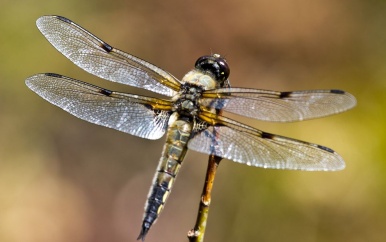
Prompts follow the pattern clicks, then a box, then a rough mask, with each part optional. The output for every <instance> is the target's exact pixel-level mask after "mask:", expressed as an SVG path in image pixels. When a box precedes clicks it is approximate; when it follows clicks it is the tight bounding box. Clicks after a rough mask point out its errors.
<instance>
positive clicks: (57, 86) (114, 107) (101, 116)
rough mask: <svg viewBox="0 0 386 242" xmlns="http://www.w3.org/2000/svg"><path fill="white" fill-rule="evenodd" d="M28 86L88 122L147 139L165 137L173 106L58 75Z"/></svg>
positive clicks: (44, 76)
mask: <svg viewBox="0 0 386 242" xmlns="http://www.w3.org/2000/svg"><path fill="white" fill-rule="evenodd" d="M26 84H27V86H28V87H29V88H30V89H31V90H32V91H34V92H35V93H37V94H38V95H39V96H41V97H42V98H44V99H45V100H47V101H48V102H50V103H52V104H54V105H56V106H58V107H60V108H62V109H64V110H65V111H67V112H69V113H71V114H72V115H74V116H76V117H78V118H80V119H83V120H86V121H88V122H91V123H94V124H98V125H102V126H105V127H109V128H113V129H116V130H119V131H122V132H125V133H129V134H132V135H136V136H139V137H142V138H147V139H158V138H160V137H162V135H163V134H164V133H165V130H166V128H167V123H168V120H169V116H170V112H169V111H168V109H169V105H170V103H169V102H168V101H166V100H160V99H155V98H149V97H143V96H138V95H132V94H126V93H118V92H113V91H110V90H107V89H103V88H100V87H97V86H94V85H91V84H88V83H85V82H81V81H78V80H74V79H71V78H69V77H65V76H61V75H57V74H50V73H46V74H37V75H34V76H31V77H29V78H28V79H27V80H26Z"/></svg>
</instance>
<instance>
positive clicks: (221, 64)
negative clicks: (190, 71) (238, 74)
mask: <svg viewBox="0 0 386 242" xmlns="http://www.w3.org/2000/svg"><path fill="white" fill-rule="evenodd" d="M194 66H195V68H196V69H197V70H200V71H202V72H204V73H205V74H210V75H211V76H213V77H214V78H215V79H216V81H217V82H219V85H220V87H223V85H224V83H225V82H226V80H227V79H228V77H229V73H230V69H229V66H228V63H227V62H226V60H225V59H224V58H222V57H221V56H220V55H219V54H213V55H205V56H201V57H200V58H198V60H197V61H196V64H195V65H194Z"/></svg>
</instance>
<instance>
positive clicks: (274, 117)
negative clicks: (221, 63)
mask: <svg viewBox="0 0 386 242" xmlns="http://www.w3.org/2000/svg"><path fill="white" fill-rule="evenodd" d="M200 104H201V105H203V106H207V107H211V108H216V109H222V110H224V111H228V112H231V113H235V114H239V115H242V116H246V117H250V118H254V119H259V120H264V121H275V122H291V121H300V120H305V119H312V118H320V117H324V116H328V115H332V114H336V113H340V112H343V111H346V110H348V109H350V108H353V107H354V106H355V105H356V99H355V97H354V96H353V95H351V94H350V93H347V92H344V91H341V90H310V91H294V92H275V91H268V90H258V89H248V88H221V89H216V90H209V91H205V92H204V93H203V94H202V98H201V100H200Z"/></svg>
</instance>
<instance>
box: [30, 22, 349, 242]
mask: <svg viewBox="0 0 386 242" xmlns="http://www.w3.org/2000/svg"><path fill="white" fill-rule="evenodd" d="M36 24H37V27H38V29H39V30H40V31H41V33H42V34H43V35H44V36H45V37H46V38H47V40H48V41H49V42H50V43H51V44H52V45H53V46H54V47H55V48H56V49H57V50H58V51H59V52H61V53H62V54H63V55H64V56H66V57H67V58H68V59H70V60H71V61H72V62H73V63H74V64H76V65H77V66H79V67H80V68H82V69H83V70H85V71H87V72H89V73H91V74H93V75H95V76H97V77H100V78H103V79H106V80H109V81H112V82H117V83H121V84H125V85H130V86H133V87H137V88H143V89H146V90H148V91H151V92H154V93H157V94H161V95H162V96H164V97H165V98H155V97H149V96H143V95H136V94H132V93H122V92H117V91H112V90H108V89H105V88H102V87H98V86H95V85H92V84H89V83H86V82H82V81H79V80H75V79H72V78H70V77H66V76H63V75H59V74H53V73H43V74H36V75H33V76H31V77H29V78H27V79H26V85H27V86H28V87H29V88H30V89H31V90H32V91H33V92H35V93H37V94H38V95H39V96H41V97H42V98H43V99H45V100H47V101H48V102H50V103H52V104H54V105H56V106H58V107H60V108H62V109H63V110H65V111H67V112H69V113H70V114H72V115H74V116H76V117H78V118H80V119H83V120H85V121H88V122H91V123H94V124H97V125H101V126H105V127H109V128H112V129H116V130H119V131H122V132H125V133H128V134H131V135H135V136H138V137H141V138H145V139H150V140H155V139H159V138H161V137H162V136H164V135H165V134H166V141H165V145H164V147H163V151H162V154H161V158H160V161H159V164H158V168H157V172H156V174H155V175H154V179H153V183H152V186H151V188H150V191H149V195H148V198H147V202H146V205H145V211H144V216H143V221H142V226H141V231H140V234H139V236H138V240H142V241H143V240H144V239H145V236H146V235H147V233H148V231H149V229H150V227H151V226H152V225H153V224H154V223H155V221H156V220H157V218H158V217H159V215H160V213H161V211H162V210H163V208H164V205H165V202H166V200H167V198H168V197H169V194H170V192H171V189H172V186H173V183H174V181H175V179H176V177H177V174H178V172H179V169H180V167H181V164H182V162H183V160H184V157H185V155H186V153H187V150H188V149H189V150H193V151H197V152H201V153H204V154H208V155H211V156H217V157H220V158H224V159H228V160H232V161H234V162H238V163H242V164H246V165H249V166H255V167H263V168H274V169H290V170H306V171H335V170H341V169H343V168H344V167H345V163H344V161H343V159H342V157H341V156H340V155H339V154H337V153H336V152H335V151H334V150H332V149H330V148H328V147H325V146H322V145H317V144H313V143H309V142H305V141H300V140H296V139H292V138H287V137H284V136H280V135H276V134H271V133H268V132H264V131H261V130H259V129H256V128H253V127H251V126H248V125H245V124H242V123H240V122H238V121H236V120H233V119H230V118H228V117H226V113H233V114H236V115H240V116H245V117H248V118H252V119H257V120H263V121H272V122H292V121H302V120H307V119H313V118H320V117H324V116H328V115H332V114H336V113H340V112H343V111H346V110H348V109H351V108H353V107H354V106H355V105H356V99H355V97H354V96H353V95H352V94H350V93H348V92H345V91H342V90H337V89H331V90H304V91H289V92H278V91H270V90H261V89H251V88H239V87H231V86H230V81H229V74H230V69H229V65H228V63H227V61H226V59H225V58H223V57H222V56H220V55H219V54H212V55H207V56H202V57H200V58H198V59H197V61H196V62H195V65H194V68H193V69H192V70H190V71H189V72H188V73H187V74H186V75H185V76H184V77H183V78H182V79H181V80H180V79H177V78H176V77H174V76H173V75H172V74H170V73H169V72H167V71H165V70H163V69H161V68H159V67H157V66H155V65H153V64H150V63H149V62H147V61H145V60H142V59H140V58H138V57H135V56H133V55H130V54H128V53H125V52H123V51H121V50H119V49H116V48H114V47H112V46H111V45H109V44H107V43H106V42H104V41H102V40H101V39H99V38H98V37H96V36H95V35H93V34H92V33H90V32H89V31H87V30H86V29H84V28H82V27H81V26H79V25H77V24H76V23H74V22H72V21H71V20H69V19H67V18H65V17H61V16H42V17H40V18H39V19H38V20H37V22H36Z"/></svg>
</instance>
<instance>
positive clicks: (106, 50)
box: [36, 16, 180, 96]
mask: <svg viewBox="0 0 386 242" xmlns="http://www.w3.org/2000/svg"><path fill="white" fill-rule="evenodd" d="M36 25H37V27H38V28H39V30H40V31H41V32H42V34H43V35H44V36H45V37H46V38H47V40H48V41H49V42H50V43H51V44H52V45H53V46H54V47H55V48H56V49H57V50H59V51H60V52H61V53H62V54H63V55H65V56H66V57H67V58H68V59H70V60H71V61H72V62H74V63H75V64H76V65H78V66H79V67H80V68H83V69H84V70H86V71H87V72H89V73H91V74H94V75H96V76H98V77H101V78H104V79H106V80H109V81H113V82H118V83H122V84H126V85H130V86H134V87H139V88H144V89H147V90H150V91H153V92H156V93H160V94H163V95H167V96H173V95H174V94H175V93H176V91H178V90H179V87H180V82H179V81H178V80H177V79H176V78H175V77H174V76H172V75H171V74H169V73H168V72H166V71H164V70H162V69H160V68H158V67H156V66H154V65H152V64H150V63H148V62H146V61H144V60H141V59H139V58H137V57H135V56H132V55H130V54H127V53H125V52H123V51H120V50H118V49H115V48H114V47H112V46H110V45H108V44H107V43H105V42H104V41H102V40H100V39H99V38H97V37H96V36H94V35H93V34H91V33H90V32H88V31H87V30H85V29H83V28H82V27H80V26H79V25H77V24H75V23H74V22H72V21H71V20H69V19H67V18H64V17H60V16H43V17H40V18H39V19H38V20H37V21H36Z"/></svg>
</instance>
